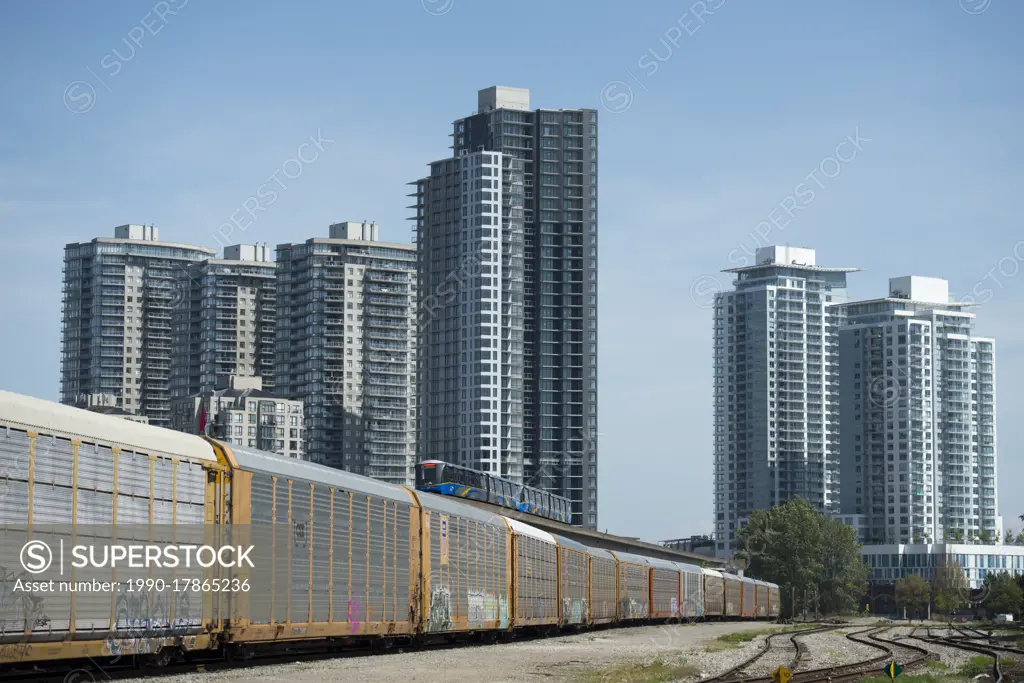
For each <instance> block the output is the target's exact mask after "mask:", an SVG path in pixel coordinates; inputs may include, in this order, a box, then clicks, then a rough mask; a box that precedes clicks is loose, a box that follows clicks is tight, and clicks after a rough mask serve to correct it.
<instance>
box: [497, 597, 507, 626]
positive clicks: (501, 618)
mask: <svg viewBox="0 0 1024 683" xmlns="http://www.w3.org/2000/svg"><path fill="white" fill-rule="evenodd" d="M498 624H499V626H501V628H503V629H505V628H508V598H506V597H505V596H504V595H501V596H499V597H498Z"/></svg>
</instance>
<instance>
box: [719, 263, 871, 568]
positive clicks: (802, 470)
mask: <svg viewBox="0 0 1024 683" xmlns="http://www.w3.org/2000/svg"><path fill="white" fill-rule="evenodd" d="M856 270H857V269H855V268H826V267H823V266H819V265H817V263H816V261H815V253H814V250H813V249H800V248H796V247H788V246H787V247H780V246H772V247H765V248H761V249H758V250H757V253H756V263H755V264H754V265H752V266H747V267H742V268H734V269H732V270H728V271H726V272H728V273H733V274H734V275H735V276H736V279H735V281H734V284H735V290H733V291H728V292H722V293H721V294H719V295H717V297H716V299H715V311H714V314H715V317H714V365H715V392H714V404H715V423H714V424H715V430H714V453H715V470H714V484H715V486H714V501H715V503H714V505H715V544H716V552H717V554H718V555H719V556H724V557H728V556H730V555H731V554H732V553H733V551H734V550H735V548H736V545H735V537H736V532H737V531H739V529H741V528H742V527H743V526H744V525H745V524H746V523H747V521H748V519H749V516H750V513H751V512H752V511H754V510H758V509H768V508H770V507H772V506H774V505H778V504H780V503H784V502H786V501H787V500H790V499H792V498H796V497H800V498H804V499H805V500H807V501H808V502H809V503H811V505H813V506H814V507H815V508H817V509H818V510H821V511H822V512H838V511H839V448H838V446H839V443H838V429H839V405H838V403H839V393H838V391H839V390H838V358H837V353H836V352H837V345H838V344H837V342H838V331H839V326H840V316H841V312H842V309H841V307H840V306H839V304H841V303H844V302H845V300H846V274H847V273H850V272H854V271H856Z"/></svg>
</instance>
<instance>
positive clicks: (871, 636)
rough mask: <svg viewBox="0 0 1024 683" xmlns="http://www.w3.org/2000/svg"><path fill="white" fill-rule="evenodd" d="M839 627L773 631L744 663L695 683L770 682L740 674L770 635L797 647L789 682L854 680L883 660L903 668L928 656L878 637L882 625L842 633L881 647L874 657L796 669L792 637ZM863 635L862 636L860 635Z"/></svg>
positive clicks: (873, 670)
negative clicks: (900, 653) (785, 637)
mask: <svg viewBox="0 0 1024 683" xmlns="http://www.w3.org/2000/svg"><path fill="white" fill-rule="evenodd" d="M837 628H841V627H840V626H834V627H822V628H818V629H809V630H806V631H798V632H795V633H790V634H773V635H772V636H769V639H766V643H765V647H764V648H763V649H762V651H761V652H758V653H757V654H755V655H754V656H753V657H751V658H750V659H748V660H747V661H745V662H742V663H741V664H739V665H738V666H735V667H733V668H732V669H729V670H728V671H725V672H724V673H721V674H719V675H717V676H713V677H711V678H705V679H703V680H702V681H699V683H770V682H771V681H772V678H771V676H749V677H743V676H742V675H737V674H741V673H742V672H743V671H744V670H745V669H747V668H749V667H750V665H751V664H753V663H754V662H756V661H757V660H758V659H760V658H761V657H762V656H764V655H765V654H766V653H767V652H768V650H769V649H770V648H771V645H770V642H769V641H770V639H772V638H773V637H774V636H781V635H789V636H790V640H791V641H792V642H793V643H794V647H795V648H796V649H797V654H796V657H795V660H796V664H795V665H794V667H792V668H791V669H790V670H791V671H792V672H793V678H792V679H791V681H790V683H835V682H836V681H841V680H856V679H858V678H861V677H862V676H864V675H866V674H872V673H876V669H881V668H882V666H884V664H885V662H888V661H889V660H890V659H894V658H895V659H897V660H898V661H900V665H901V666H902V667H903V669H904V670H906V669H909V668H910V667H913V666H916V665H918V664H920V663H922V662H924V661H925V660H926V659H928V657H929V652H928V651H927V650H926V649H924V648H922V647H918V646H916V645H908V644H906V643H899V642H896V641H892V640H887V639H885V638H882V637H881V636H880V635H879V634H881V633H884V632H885V631H888V630H889V629H890V628H892V627H891V626H882V627H877V626H876V627H871V628H869V629H866V630H864V631H857V632H855V633H848V634H846V638H847V639H848V640H852V641H853V642H855V643H860V644H862V645H867V646H868V647H872V648H875V649H877V650H881V651H882V652H883V654H880V655H878V656H877V657H871V658H869V659H864V660H861V661H858V662H853V663H851V664H844V665H840V666H829V667H823V668H819V669H804V670H802V671H801V670H798V667H799V659H800V658H801V657H802V650H801V646H800V645H799V644H798V643H797V642H796V638H799V637H800V636H804V635H809V634H811V633H820V632H822V631H827V630H834V629H837ZM862 636H863V637H862ZM897 648H903V649H906V650H910V651H911V652H912V653H913V654H911V655H909V656H906V657H904V656H898V655H897V653H896V650H897Z"/></svg>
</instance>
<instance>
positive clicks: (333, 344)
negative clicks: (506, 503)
mask: <svg viewBox="0 0 1024 683" xmlns="http://www.w3.org/2000/svg"><path fill="white" fill-rule="evenodd" d="M416 301H417V295H416V247H414V246H413V245H411V244H396V243H391V242H381V241H378V228H377V224H376V223H366V222H364V223H357V222H344V223H336V224H334V225H332V226H331V227H330V237H328V238H323V237H314V238H312V239H308V240H306V241H305V242H303V243H298V244H279V245H278V246H277V335H276V354H277V358H276V363H275V375H276V376H275V380H276V388H275V394H277V395H279V396H283V397H285V398H290V399H296V400H301V401H303V403H304V408H305V412H304V417H305V420H306V452H307V454H308V459H309V460H311V461H313V462H317V463H321V464H324V465H329V466H331V467H337V468H340V469H344V470H347V471H349V472H355V473H357V474H362V475H366V476H370V477H374V478H375V479H380V480H382V481H387V482H390V483H393V484H400V485H407V486H412V485H413V483H414V482H415V478H414V467H413V466H414V463H415V443H416V436H415V435H416Z"/></svg>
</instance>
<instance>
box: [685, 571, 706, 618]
mask: <svg viewBox="0 0 1024 683" xmlns="http://www.w3.org/2000/svg"><path fill="white" fill-rule="evenodd" d="M682 577H683V589H682V593H683V604H682V605H680V606H679V609H680V616H682V617H701V616H704V605H703V600H702V595H703V593H702V591H701V578H702V577H701V575H700V574H695V573H692V572H683V573H682Z"/></svg>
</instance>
